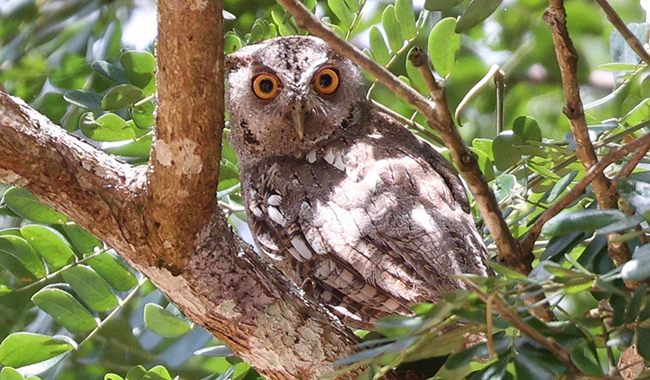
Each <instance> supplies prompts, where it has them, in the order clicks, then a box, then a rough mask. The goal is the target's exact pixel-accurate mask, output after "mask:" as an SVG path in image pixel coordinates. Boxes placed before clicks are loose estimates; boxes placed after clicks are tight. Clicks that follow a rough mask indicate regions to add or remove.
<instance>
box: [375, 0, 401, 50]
mask: <svg viewBox="0 0 650 380" xmlns="http://www.w3.org/2000/svg"><path fill="white" fill-rule="evenodd" d="M381 24H382V25H383V26H384V30H385V31H386V37H387V38H388V44H389V45H390V50H391V51H392V52H393V54H395V53H397V51H398V50H399V49H400V48H401V47H402V45H404V37H402V30H401V29H400V26H399V23H398V22H397V18H395V7H394V6H393V5H392V4H390V5H388V6H387V7H386V8H385V9H384V12H383V13H382V14H381Z"/></svg>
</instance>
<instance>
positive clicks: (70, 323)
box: [32, 288, 97, 333]
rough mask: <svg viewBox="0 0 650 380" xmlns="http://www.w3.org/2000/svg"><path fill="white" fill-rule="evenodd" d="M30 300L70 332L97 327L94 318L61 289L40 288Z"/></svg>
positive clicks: (84, 330)
mask: <svg viewBox="0 0 650 380" xmlns="http://www.w3.org/2000/svg"><path fill="white" fill-rule="evenodd" d="M32 302H34V304H35V305H36V306H38V307H39V308H40V309H41V310H43V311H44V312H46V313H48V314H49V315H51V316H52V317H53V318H54V319H55V320H57V321H58V322H59V323H61V324H62V325H63V327H65V328H66V329H68V331H70V332H71V333H81V332H86V331H90V330H92V329H94V328H95V327H97V321H96V320H95V318H94V317H93V316H92V314H90V312H88V310H86V308H85V307H83V306H82V305H81V304H80V303H79V301H77V300H76V299H75V298H74V297H73V296H72V295H71V294H70V293H67V292H65V291H63V290H61V289H54V288H52V289H48V288H45V289H41V290H40V291H38V293H36V294H34V296H33V297H32Z"/></svg>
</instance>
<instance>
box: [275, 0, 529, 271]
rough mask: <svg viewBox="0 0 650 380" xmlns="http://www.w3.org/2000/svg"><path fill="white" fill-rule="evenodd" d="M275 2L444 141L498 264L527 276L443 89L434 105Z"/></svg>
mask: <svg viewBox="0 0 650 380" xmlns="http://www.w3.org/2000/svg"><path fill="white" fill-rule="evenodd" d="M278 2H279V3H281V4H282V5H284V7H286V8H287V10H288V11H289V12H291V14H293V16H294V18H295V19H296V22H297V23H298V25H299V26H300V27H301V28H304V29H306V30H308V31H309V32H310V33H312V34H313V35H315V36H318V37H320V38H322V39H323V40H325V41H327V42H328V43H329V44H330V46H331V47H332V48H333V49H334V50H336V51H338V52H339V53H340V54H342V55H344V56H346V57H348V58H349V59H351V60H352V61H353V62H354V63H356V64H357V65H359V66H361V67H362V68H363V69H364V70H366V71H368V72H369V73H370V74H372V76H374V77H375V78H377V79H378V80H379V81H380V82H381V83H382V84H384V85H385V86H386V87H388V88H389V89H390V90H391V91H393V92H395V93H396V94H397V95H398V96H399V97H401V98H402V99H404V100H406V101H407V102H408V103H409V104H411V106H413V107H414V108H415V109H416V110H417V111H418V112H419V113H421V114H422V115H424V117H425V118H426V120H427V124H428V125H429V126H430V127H431V128H433V129H434V130H436V131H437V132H438V133H439V134H440V137H442V139H443V140H444V142H445V145H446V146H447V148H448V149H449V152H450V154H451V157H452V159H453V161H454V163H455V164H456V165H457V167H458V168H459V171H460V173H461V174H462V175H463V177H464V178H465V181H466V182H467V184H468V186H469V188H470V190H471V191H472V194H473V195H474V199H476V202H477V204H478V206H479V210H480V211H481V215H482V216H483V220H484V221H485V224H486V225H487V227H488V229H489V230H490V233H491V234H492V237H493V238H494V241H495V243H496V245H497V247H498V250H499V261H501V262H502V263H504V264H506V265H508V266H510V267H511V268H514V269H516V270H517V271H519V272H522V273H528V272H529V271H530V264H531V262H532V260H533V257H532V256H530V255H522V251H521V250H520V247H519V243H518V242H517V240H516V239H514V238H513V237H512V235H511V234H510V231H509V230H508V226H507V224H506V222H505V220H504V219H503V216H502V215H501V210H500V209H499V205H498V203H497V200H496V197H495V196H494V193H493V192H492V190H491V189H490V187H489V186H488V184H487V181H486V180H485V177H483V173H481V170H480V169H479V167H478V163H477V159H476V155H474V154H473V153H472V152H471V151H470V150H469V148H468V147H467V145H466V144H465V142H464V141H463V139H462V137H461V136H460V134H459V133H458V130H457V129H456V127H455V125H454V121H453V119H452V116H451V113H450V112H449V107H448V106H447V100H446V97H445V95H444V89H443V88H440V89H439V90H437V91H436V92H434V93H433V95H434V96H433V99H434V102H431V101H429V100H428V99H426V98H425V97H423V96H422V95H420V94H419V93H418V92H417V91H415V90H414V89H413V88H412V87H410V86H407V85H406V84H404V83H403V82H402V81H400V80H399V79H398V78H397V77H396V76H395V75H393V74H392V73H391V72H390V71H388V70H387V69H385V68H384V67H382V66H381V65H379V64H377V63H376V62H374V61H373V60H372V59H369V58H368V57H366V56H364V55H363V53H362V52H361V51H359V49H357V48H355V47H354V46H352V45H350V44H349V43H347V42H346V41H344V40H343V39H341V38H340V37H338V36H337V35H336V34H335V33H334V32H333V31H332V30H331V29H329V28H328V27H327V26H326V25H325V24H323V23H322V22H321V21H320V20H319V19H318V18H316V17H315V16H314V15H313V14H312V13H311V12H309V10H307V8H305V6H304V5H302V4H301V3H299V2H298V1H296V0H278ZM427 64H428V63H427ZM430 85H431V83H430Z"/></svg>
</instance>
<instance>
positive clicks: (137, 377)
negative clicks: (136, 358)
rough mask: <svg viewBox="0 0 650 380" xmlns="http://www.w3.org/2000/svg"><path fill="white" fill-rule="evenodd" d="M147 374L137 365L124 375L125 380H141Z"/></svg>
mask: <svg viewBox="0 0 650 380" xmlns="http://www.w3.org/2000/svg"><path fill="white" fill-rule="evenodd" d="M146 374H147V370H146V369H145V368H144V367H143V366H141V365H139V366H135V367H133V368H131V369H130V370H129V372H127V373H126V378H125V379H126V380H142V378H143V377H144V375H146Z"/></svg>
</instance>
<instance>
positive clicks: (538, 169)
mask: <svg viewBox="0 0 650 380" xmlns="http://www.w3.org/2000/svg"><path fill="white" fill-rule="evenodd" d="M527 165H528V168H529V169H530V170H532V171H534V172H535V173H537V174H539V175H541V176H542V177H544V178H546V179H552V180H554V181H558V180H560V176H558V175H557V174H555V173H553V172H552V171H551V170H550V169H547V168H546V167H544V166H542V165H539V164H536V163H535V162H534V161H533V160H530V161H528V162H527Z"/></svg>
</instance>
